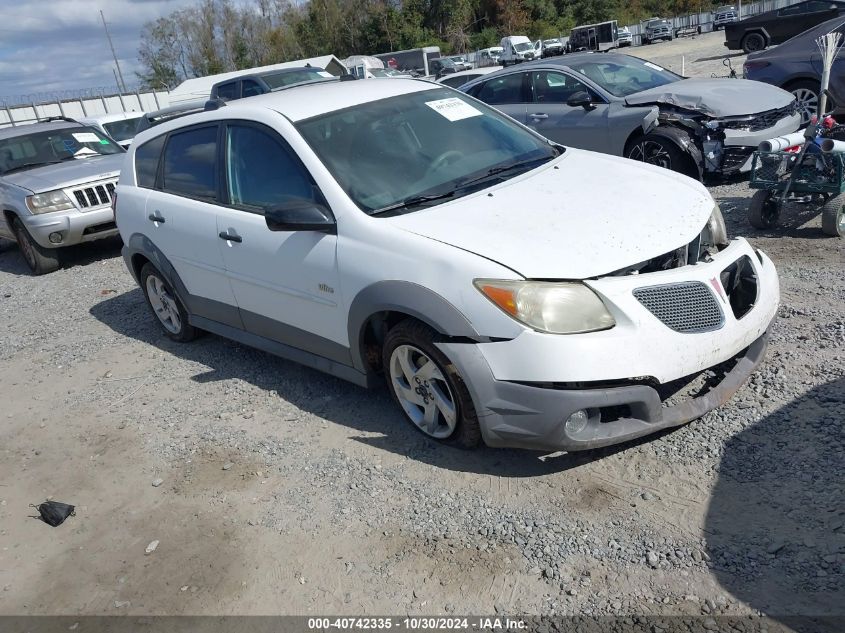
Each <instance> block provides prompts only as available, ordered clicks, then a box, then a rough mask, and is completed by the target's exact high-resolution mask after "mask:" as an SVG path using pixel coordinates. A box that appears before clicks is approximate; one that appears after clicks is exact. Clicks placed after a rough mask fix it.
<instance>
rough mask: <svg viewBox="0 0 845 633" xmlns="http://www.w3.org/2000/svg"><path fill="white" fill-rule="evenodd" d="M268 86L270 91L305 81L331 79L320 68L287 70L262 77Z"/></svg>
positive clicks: (330, 76) (329, 74)
mask: <svg viewBox="0 0 845 633" xmlns="http://www.w3.org/2000/svg"><path fill="white" fill-rule="evenodd" d="M261 78H262V79H263V80H264V81H266V82H267V85H268V86H270V90H275V89H276V88H285V87H287V86H292V85H293V84H301V83H303V82H306V81H320V80H321V79H333V76H332V74H331V73H329V72H326V71H325V70H323V69H322V68H301V69H297V70H288V71H285V72H283V73H278V74H275V75H263V76H262V77H261Z"/></svg>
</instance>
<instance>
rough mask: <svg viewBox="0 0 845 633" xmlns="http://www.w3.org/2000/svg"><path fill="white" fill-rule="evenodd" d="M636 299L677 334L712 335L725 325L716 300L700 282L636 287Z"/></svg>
mask: <svg viewBox="0 0 845 633" xmlns="http://www.w3.org/2000/svg"><path fill="white" fill-rule="evenodd" d="M634 296H635V297H636V298H637V301H639V302H640V303H641V304H643V306H645V308H646V309H647V310H648V311H649V312H651V313H652V314H653V315H654V316H656V317H657V318H658V319H660V321H661V322H662V323H663V324H664V325H665V326H666V327H668V328H670V329H672V330H675V331H676V332H709V331H711V330H718V329H719V328H720V327H722V323H723V322H724V316H723V315H722V310H721V308H720V307H719V304H718V303H716V298H715V297H714V296H713V293H712V292H710V290H709V289H708V288H707V286H705V285H704V284H703V283H701V282H700V281H685V282H682V283H677V284H667V285H662V286H648V287H645V288H637V289H636V290H634Z"/></svg>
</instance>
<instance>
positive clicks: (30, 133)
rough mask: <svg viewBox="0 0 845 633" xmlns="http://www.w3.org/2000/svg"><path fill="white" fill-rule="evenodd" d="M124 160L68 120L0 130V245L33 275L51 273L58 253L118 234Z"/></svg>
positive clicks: (110, 144)
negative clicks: (10, 246) (116, 203)
mask: <svg viewBox="0 0 845 633" xmlns="http://www.w3.org/2000/svg"><path fill="white" fill-rule="evenodd" d="M124 153H125V152H124V150H123V148H122V147H120V145H118V144H117V143H115V142H114V141H113V140H111V139H109V138H108V137H106V136H105V135H103V134H102V133H101V132H98V131H97V130H95V129H94V128H91V127H88V126H85V125H82V124H80V123H77V122H76V121H72V120H69V119H63V120H59V121H50V122H46V123H35V124H32V125H22V126H18V127H10V128H4V129H0V238H6V239H10V240H15V241H17V243H18V246H19V248H20V251H21V254H22V255H23V257H24V259H25V260H26V263H27V264H28V265H29V267H30V269H32V272H33V273H35V274H36V275H43V274H44V273H49V272H52V271H54V270H56V269H57V268H58V267H59V257H58V249H59V248H60V247H63V246H70V245H72V244H79V243H81V242H90V241H92V240H96V239H100V238H103V237H109V236H111V235H117V227H116V226H115V223H114V211H113V210H112V204H111V203H112V197H113V194H114V188H115V185H116V184H117V178H118V176H119V175H120V166H121V164H122V163H123V156H124Z"/></svg>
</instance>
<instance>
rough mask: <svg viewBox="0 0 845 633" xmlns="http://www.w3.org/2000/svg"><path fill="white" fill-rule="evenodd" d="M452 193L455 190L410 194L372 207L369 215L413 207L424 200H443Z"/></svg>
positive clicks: (424, 201) (453, 193)
mask: <svg viewBox="0 0 845 633" xmlns="http://www.w3.org/2000/svg"><path fill="white" fill-rule="evenodd" d="M454 195H455V190H454V189H453V190H451V191H447V192H445V193H437V194H432V195H428V196H411V197H409V198H405V199H404V200H399V201H398V202H394V203H393V204H389V205H387V206H386V207H381V208H380V209H373V210H372V211H370V215H381V214H382V213H389V212H391V211H396V210H397V209H405V208H408V207H415V206H418V205H421V204H425V203H426V202H435V201H437V200H445V199H446V198H451V197H452V196H454Z"/></svg>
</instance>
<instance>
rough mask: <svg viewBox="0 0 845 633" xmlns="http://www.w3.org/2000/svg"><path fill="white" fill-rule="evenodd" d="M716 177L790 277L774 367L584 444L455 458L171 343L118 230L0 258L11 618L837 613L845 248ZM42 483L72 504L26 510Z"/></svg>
mask: <svg viewBox="0 0 845 633" xmlns="http://www.w3.org/2000/svg"><path fill="white" fill-rule="evenodd" d="M698 39H702V38H698ZM711 39H713V41H714V42H715V39H714V38H711ZM683 42H684V44H685V45H686V44H688V43H689V42H686V41H683ZM710 44H711V48H712V44H713V43H712V42H711V43H710ZM670 46H671V45H669V44H667V45H656V46H653V47H651V48H650V52H651V51H658V50H660V49H665V50H669V47H670ZM641 51H642V49H636V50H635V52H636V53H640V52H641ZM711 191H712V193H713V195H714V196H715V197H716V199H717V200H718V202H719V203H720V204H721V206H722V209H723V211H724V213H725V217H726V220H727V223H728V228H729V231H730V233H731V235H744V236H746V237H748V238H749V239H750V240H751V241H752V243H754V245H755V246H758V247H759V248H761V249H763V250H764V251H766V252H767V253H768V254H769V255H770V256H771V257H772V258H773V260H774V261H775V263H776V265H777V266H778V269H779V272H780V275H781V292H782V305H781V308H780V310H779V312H778V316H777V318H776V320H775V322H774V323H773V326H772V330H771V335H772V339H771V345H770V348H769V353H768V358H767V362H766V363H765V365H764V366H763V367H762V368H761V369H760V371H759V372H758V373H757V374H755V375H754V376H753V378H752V379H751V380H750V381H749V383H748V384H747V385H745V386H744V387H743V388H742V389H741V390H740V391H739V393H737V395H736V396H735V397H734V398H733V399H732V400H731V401H730V402H729V403H728V404H727V405H726V406H724V407H723V408H721V409H720V410H718V411H716V412H713V413H711V414H708V415H707V416H705V417H704V418H702V419H700V420H698V421H695V422H693V423H691V424H689V425H688V426H685V427H683V428H681V429H678V430H676V431H674V432H671V433H664V434H662V435H659V436H656V437H651V438H647V439H645V440H644V441H640V442H636V443H633V444H629V445H625V446H621V447H615V448H611V449H605V450H601V451H596V452H591V453H582V454H554V455H538V454H536V453H530V452H522V451H507V450H491V449H481V450H478V451H474V452H465V451H459V450H454V449H450V448H445V447H442V446H439V445H436V444H434V443H432V442H430V441H428V440H427V439H425V438H424V437H422V436H421V435H420V434H419V433H417V432H415V431H414V430H412V429H411V428H410V426H409V425H408V424H406V423H405V422H404V421H403V420H402V418H401V417H400V415H399V413H398V412H397V410H396V409H395V408H394V405H393V404H392V402H391V401H390V398H389V396H388V394H387V392H386V391H384V390H381V391H374V392H366V391H364V390H362V389H359V388H357V387H354V386H352V385H349V384H346V383H344V382H341V381H339V380H336V379H334V378H331V377H328V376H325V375H322V374H319V373H316V372H314V371H311V370H309V369H305V368H303V367H299V366H297V365H294V364H292V363H288V362H285V361H282V360H279V359H276V358H274V357H271V356H268V355H266V354H263V353H261V352H257V351H254V350H251V349H247V348H244V347H242V346H239V345H237V344H235V343H233V342H230V341H227V340H224V339H220V338H217V337H215V336H211V335H209V336H205V337H203V338H201V339H199V340H197V341H196V342H194V343H192V344H188V345H181V344H177V343H173V342H171V341H169V340H168V339H166V338H165V337H164V336H163V335H162V334H161V333H160V332H159V330H158V329H157V327H156V326H155V324H154V323H153V321H152V320H151V317H150V315H149V313H148V311H147V308H146V306H145V305H144V303H143V297H142V295H141V292H140V290H139V289H138V288H137V287H136V286H135V285H134V283H133V281H132V279H131V277H130V276H129V274H128V273H127V272H126V270H125V268H124V265H123V262H122V260H121V258H120V257H119V246H120V244H119V241H111V242H106V243H99V244H95V245H89V246H86V247H81V248H76V249H73V250H72V251H71V252H69V253H68V265H67V266H66V267H65V268H64V269H62V270H60V271H58V272H56V273H54V274H51V275H49V276H46V277H41V278H34V277H31V276H29V275H28V274H27V273H26V271H25V270H24V267H23V264H22V261H21V259H20V257H19V254H18V253H17V249H16V248H14V247H10V246H8V245H6V246H5V247H3V248H2V249H0V323H2V325H1V326H0V328H2V332H3V335H2V337H0V384H2V385H3V387H4V398H3V406H2V409H0V411H2V413H0V415H2V418H0V419H2V424H0V614H56V613H62V614H80V615H82V614H123V613H135V614H142V613H143V614H242V613H249V614H276V613H289V614H315V613H347V614H356V613H357V614H360V613H428V614H432V613H437V614H443V613H469V612H473V613H478V612H486V613H493V612H499V613H526V614H544V615H550V614H583V615H598V614H638V615H642V614H646V615H647V614H662V615H707V616H711V615H717V614H737V615H746V614H753V613H757V612H765V613H767V614H770V615H773V616H775V617H781V616H788V615H796V614H799V615H800V614H803V615H806V614H813V615H826V614H835V615H841V616H845V609H843V606H842V605H845V593H843V580H845V503H843V500H845V496H844V495H843V487H844V486H843V473H845V446H843V441H845V439H844V438H843V419H845V307H843V306H845V246H843V241H842V240H836V239H832V238H827V237H824V236H823V234H822V232H821V229H820V221H819V218H818V217H817V216H816V215H814V214H813V213H811V212H810V210H809V209H802V208H796V209H794V210H790V211H789V212H788V213H787V214H786V217H785V221H784V226H783V227H781V228H780V229H778V230H773V231H771V232H769V233H762V232H759V231H755V230H754V229H751V228H750V227H749V226H748V224H747V222H746V219H745V213H746V209H747V204H748V200H749V198H750V192H749V189H748V187H747V185H746V184H745V183H732V184H724V185H718V186H713V187H712V188H711ZM667 202H669V203H670V202H671V201H667ZM620 212H621V213H624V210H620ZM154 482H155V483H154ZM46 497H52V498H55V499H58V500H61V501H66V502H69V503H74V504H76V505H77V514H76V516H75V517H72V518H70V519H69V520H68V522H67V523H66V524H65V525H63V526H61V527H60V528H58V529H55V530H53V529H51V528H49V527H47V526H46V525H44V524H41V523H38V522H35V521H32V520H30V519H27V515H29V514H31V512H32V511H31V509H30V508H28V507H27V506H28V504H30V503H37V502H39V501H42V500H43V499H44V498H46ZM153 540H158V541H159V545H158V547H157V548H156V549H155V551H154V552H152V553H150V554H146V553H145V548H146V547H147V545H148V544H149V543H151V542H152V541H153Z"/></svg>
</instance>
